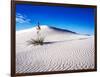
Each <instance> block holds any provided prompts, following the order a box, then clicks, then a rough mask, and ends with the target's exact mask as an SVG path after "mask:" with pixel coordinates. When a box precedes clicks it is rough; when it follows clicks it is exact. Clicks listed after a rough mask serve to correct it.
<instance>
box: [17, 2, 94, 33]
mask: <svg viewBox="0 0 100 77" xmlns="http://www.w3.org/2000/svg"><path fill="white" fill-rule="evenodd" d="M94 11H95V9H94V8H80V7H61V6H45V5H44V6H43V5H42V6H40V5H39V6H36V5H32V4H17V5H16V30H17V31H18V30H23V29H28V28H32V27H34V26H36V25H37V22H38V21H39V22H40V24H41V25H48V26H54V27H58V28H63V29H68V30H71V31H74V32H77V33H81V34H91V35H92V34H94V26H95V25H94V24H95V22H94V17H95V14H94V13H95V12H94Z"/></svg>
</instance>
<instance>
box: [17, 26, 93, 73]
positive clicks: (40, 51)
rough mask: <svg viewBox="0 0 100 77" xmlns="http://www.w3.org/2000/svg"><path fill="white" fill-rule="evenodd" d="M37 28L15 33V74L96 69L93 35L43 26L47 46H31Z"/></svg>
mask: <svg viewBox="0 0 100 77" xmlns="http://www.w3.org/2000/svg"><path fill="white" fill-rule="evenodd" d="M36 33H37V32H36V27H34V28H31V29H27V30H22V31H17V32H16V72H17V73H32V72H46V71H64V70H79V69H94V36H88V35H80V34H78V33H76V32H73V31H70V30H64V29H59V28H55V27H48V26H46V25H43V26H41V34H42V36H43V37H45V40H44V42H45V44H44V45H42V46H41V45H37V46H34V45H28V42H27V41H29V40H31V39H32V38H35V37H36V36H37V34H36Z"/></svg>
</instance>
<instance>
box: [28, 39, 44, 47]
mask: <svg viewBox="0 0 100 77" xmlns="http://www.w3.org/2000/svg"><path fill="white" fill-rule="evenodd" d="M28 42H29V44H30V45H34V46H36V45H43V43H44V38H43V37H40V38H37V39H31V40H30V41H28Z"/></svg>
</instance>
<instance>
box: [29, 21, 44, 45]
mask: <svg viewBox="0 0 100 77" xmlns="http://www.w3.org/2000/svg"><path fill="white" fill-rule="evenodd" d="M36 30H37V36H36V39H31V40H29V41H28V42H29V44H31V45H35V46H36V45H43V43H44V37H43V36H42V34H41V32H40V31H41V27H40V25H39V22H38V26H37V28H36Z"/></svg>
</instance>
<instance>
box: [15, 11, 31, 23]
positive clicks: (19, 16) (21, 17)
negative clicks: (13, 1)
mask: <svg viewBox="0 0 100 77" xmlns="http://www.w3.org/2000/svg"><path fill="white" fill-rule="evenodd" d="M16 22H17V23H21V24H22V23H30V19H28V18H27V17H26V16H25V15H22V14H20V13H17V14H16Z"/></svg>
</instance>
